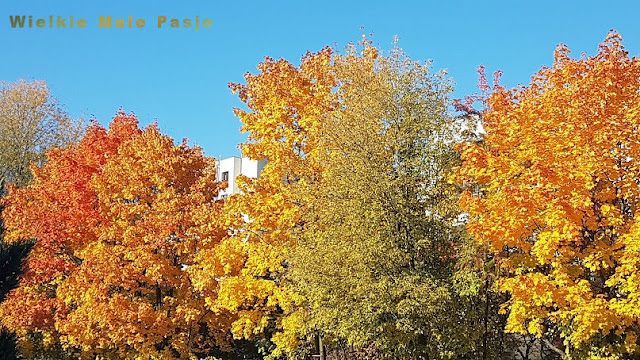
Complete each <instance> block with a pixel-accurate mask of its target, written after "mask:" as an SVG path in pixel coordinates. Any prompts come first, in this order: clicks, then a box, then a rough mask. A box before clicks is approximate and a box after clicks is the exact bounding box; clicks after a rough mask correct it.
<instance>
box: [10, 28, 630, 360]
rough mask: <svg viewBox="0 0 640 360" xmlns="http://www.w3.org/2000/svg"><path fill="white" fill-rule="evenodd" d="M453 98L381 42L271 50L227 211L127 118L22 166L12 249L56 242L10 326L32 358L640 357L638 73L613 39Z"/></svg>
mask: <svg viewBox="0 0 640 360" xmlns="http://www.w3.org/2000/svg"><path fill="white" fill-rule="evenodd" d="M482 74H483V73H482ZM451 84H452V83H451V81H450V79H448V78H447V75H446V73H445V72H434V71H432V70H431V64H430V63H429V62H427V63H421V62H415V61H412V60H411V59H410V58H409V57H408V56H406V55H405V54H404V52H402V51H401V50H400V49H399V48H397V47H394V48H393V49H392V50H391V51H388V52H385V51H382V50H380V49H378V48H377V47H375V46H373V44H372V43H371V42H370V41H369V40H368V39H367V38H366V37H364V38H363V40H362V41H361V42H359V43H357V44H355V45H353V44H352V45H350V46H348V47H347V49H346V50H345V51H344V52H340V51H338V50H337V49H334V48H329V47H327V48H324V49H322V50H320V51H319V52H316V53H311V52H309V53H307V54H306V55H305V56H303V57H302V59H301V60H300V64H299V65H298V66H296V65H294V64H292V63H291V62H289V61H287V60H285V59H272V58H268V57H267V58H265V60H264V62H262V63H260V64H259V65H258V73H256V74H250V73H247V74H246V75H245V83H243V84H235V83H232V84H230V88H231V90H232V91H233V92H234V93H235V94H237V95H238V96H239V98H240V100H241V101H242V102H243V108H242V109H235V114H236V115H237V116H238V117H239V119H240V121H241V123H242V131H244V132H246V133H248V141H247V142H246V143H245V144H242V145H241V150H242V153H243V155H244V156H246V157H248V158H250V159H253V160H266V161H267V163H266V165H265V167H264V169H263V170H262V171H261V173H260V176H259V177H257V178H248V177H244V176H240V177H239V178H238V188H239V189H240V190H241V191H240V193H238V194H233V195H231V196H229V197H228V198H222V197H220V196H218V194H219V191H220V190H221V189H223V187H225V186H227V184H226V183H225V182H224V181H219V180H218V178H217V174H216V167H217V164H216V160H215V159H213V158H210V157H207V156H205V155H204V153H203V151H202V149H200V148H198V147H190V146H188V144H187V142H186V140H185V141H183V142H182V143H181V144H175V143H174V141H173V139H171V138H170V137H168V136H166V135H163V134H162V133H161V132H160V130H159V129H158V127H157V125H150V126H148V127H146V128H140V127H139V125H138V120H137V118H136V116H135V115H133V114H127V113H125V112H123V111H119V112H118V114H117V115H116V116H115V117H114V118H113V121H112V122H111V123H110V125H109V126H108V128H105V127H102V126H101V125H99V124H98V123H97V122H93V123H92V124H91V125H90V126H89V127H88V128H87V129H86V133H85V135H84V136H83V137H81V139H79V140H78V141H75V142H70V143H69V142H68V141H65V142H62V143H55V142H52V143H51V144H50V146H49V147H47V149H48V150H47V151H46V153H45V155H46V156H43V155H41V154H37V156H36V157H33V158H31V157H29V158H28V159H27V160H25V159H21V160H20V161H17V162H15V164H17V165H15V166H14V167H15V168H16V169H18V168H19V169H22V168H23V167H24V166H23V165H24V163H26V162H25V161H31V160H34V159H35V160H36V161H37V163H33V164H32V166H31V171H32V173H31V175H29V174H25V173H22V172H21V173H20V176H17V175H15V174H14V175H11V176H12V179H14V180H16V179H22V182H23V183H25V182H26V185H24V184H23V183H21V182H17V183H16V184H12V185H9V186H8V194H7V196H5V197H3V198H1V199H0V207H2V208H4V210H3V212H2V217H3V221H4V225H5V227H6V232H5V233H4V235H3V236H4V241H6V242H8V243H12V244H15V243H19V242H27V243H29V244H34V245H33V248H32V250H31V252H30V253H29V255H28V257H27V258H26V261H25V263H24V266H23V270H24V271H23V275H22V276H21V277H20V278H19V283H18V287H17V288H15V289H13V290H11V291H10V292H9V293H8V295H7V297H6V299H5V300H4V301H3V302H2V303H0V324H1V325H2V328H3V330H4V329H8V330H10V331H12V332H14V333H15V334H16V336H17V339H18V342H19V345H20V350H21V352H22V354H23V355H24V356H26V357H27V358H60V359H63V358H81V359H188V358H189V359H192V358H199V357H203V356H213V355H215V356H222V357H223V358H226V357H227V355H229V354H230V353H229V351H233V350H237V348H234V347H238V346H241V345H239V344H244V345H246V344H249V346H250V347H252V349H253V350H255V352H257V351H258V350H259V351H261V354H262V355H264V356H266V357H267V358H270V359H279V358H302V357H304V356H306V355H308V354H309V353H310V352H314V353H316V354H323V353H324V352H325V350H327V351H335V352H339V351H342V353H343V354H344V356H345V357H346V356H347V355H346V354H347V350H349V352H350V353H351V354H355V355H353V356H354V357H355V358H358V356H359V357H360V358H367V359H374V358H387V359H388V358H403V359H414V358H415V359H425V358H428V359H434V358H437V359H447V358H448V359H476V358H482V359H502V358H513V357H514V356H516V355H515V354H516V353H518V354H520V355H519V356H520V358H522V359H525V358H528V357H529V355H528V354H529V350H530V348H531V347H532V346H533V345H532V344H537V345H539V346H538V347H537V349H539V350H538V351H539V352H540V353H541V354H542V356H544V357H545V358H548V359H560V358H565V359H583V358H592V359H605V358H606V359H626V358H634V357H637V356H638V354H639V353H640V348H638V347H637V344H638V335H640V334H639V332H640V325H639V324H640V312H639V311H638V309H640V256H639V255H638V254H640V240H639V239H640V214H639V213H638V211H637V208H638V205H639V203H640V180H639V178H640V165H638V161H637V160H638V158H639V156H640V133H639V132H638V129H639V128H640V59H638V58H634V57H629V55H628V53H627V52H626V51H625V50H624V47H623V46H622V44H621V37H620V36H619V35H618V34H617V33H615V32H611V33H610V34H609V35H608V37H607V38H606V40H605V41H604V43H603V44H601V45H600V47H599V51H598V53H597V54H596V55H595V56H591V57H587V56H582V57H581V58H579V59H572V58H571V57H570V56H569V50H568V49H567V48H566V47H565V46H564V45H560V46H559V47H558V48H557V50H556V52H555V57H554V63H553V65H552V66H550V67H543V68H542V69H541V70H540V71H539V72H538V73H536V74H535V75H534V76H533V78H532V80H531V83H530V84H529V85H526V86H519V87H517V88H514V89H508V88H505V87H502V86H500V85H499V84H498V83H497V82H496V83H494V85H493V87H490V86H489V85H488V82H487V81H486V78H485V77H484V76H482V77H481V83H480V88H481V90H482V95H480V96H471V97H468V98H467V100H466V101H464V102H462V101H458V102H455V101H451V99H450V98H449V96H450V93H451V91H452V86H451ZM45 95H48V92H47V93H46V94H45ZM45 97H46V96H45ZM5 100H6V99H5ZM477 100H480V101H481V102H482V103H483V106H484V108H483V109H481V110H475V109H474V108H473V107H472V106H473V103H474V101H477ZM7 101H8V105H7V106H9V108H11V106H12V103H11V99H8V100H7ZM4 105H6V104H4V103H3V106H4ZM54 105H55V104H53V105H51V106H52V107H51V109H53V110H55V109H57V108H56V106H54ZM53 110H52V111H53ZM454 111H462V112H463V113H464V114H463V115H462V116H457V115H459V113H458V114H455V113H453V112H454ZM63 118H64V119H67V117H63ZM10 120H11V121H12V122H11V124H14V125H16V126H18V125H20V124H21V122H20V121H22V120H20V119H19V118H17V117H16V118H15V119H14V118H11V119H10ZM67 120H68V119H67ZM474 121H479V122H480V123H481V125H482V126H477V127H476V125H477V123H476V122H474ZM64 124H66V123H64ZM69 124H71V125H68V126H66V127H62V129H63V130H64V129H67V128H68V129H67V131H68V132H69V134H72V133H74V132H73V131H72V130H74V129H76V127H75V125H73V124H75V122H73V121H71V122H69ZM72 125H73V126H72ZM54 128H56V129H57V127H55V126H54ZM74 131H75V130H74ZM2 141H6V140H2V139H0V144H2ZM65 144H66V145H65ZM58 146H60V147H58ZM10 150H11V149H10ZM11 151H13V150H11ZM11 151H5V152H3V153H6V154H8V155H6V156H5V157H7V158H8V159H9V158H10V159H9V160H12V161H10V162H8V164H14V162H13V158H14V157H15V155H11V154H12V152H11ZM34 156H35V155H34ZM45 158H46V159H45ZM2 160H3V161H5V160H6V159H5V158H3V159H2ZM45 160H46V161H45ZM12 166H13V165H12ZM12 169H13V168H12ZM12 171H13V172H15V169H14V170H12ZM13 172H12V174H13ZM7 178H8V177H7ZM31 178H32V180H31V181H29V182H27V180H28V179H31ZM500 306H501V307H500ZM498 308H500V309H501V310H500V311H498ZM322 344H324V347H323V346H322ZM537 345H536V346H537ZM523 349H526V351H524V352H523ZM525 353H526V354H525ZM221 354H222V355H221ZM229 356H231V355H229Z"/></svg>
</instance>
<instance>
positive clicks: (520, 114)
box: [459, 32, 640, 358]
mask: <svg viewBox="0 0 640 360" xmlns="http://www.w3.org/2000/svg"><path fill="white" fill-rule="evenodd" d="M493 91H494V92H493V95H492V96H491V98H490V99H489V102H488V105H489V107H488V109H487V110H486V112H485V113H484V128H485V130H486V136H485V137H484V141H483V142H480V143H479V144H468V145H467V146H466V147H465V148H464V151H463V155H462V156H463V160H464V165H463V166H462V167H461V168H460V170H459V176H460V177H461V179H462V180H464V181H466V184H467V185H468V190H467V191H466V192H465V195H464V197H463V199H462V206H463V208H464V209H465V210H466V211H467V212H468V213H469V215H470V221H469V223H468V230H469V232H470V233H471V234H472V235H473V236H474V237H475V238H476V239H477V240H478V241H480V242H481V243H484V244H487V245H488V246H490V248H491V250H492V251H493V252H495V254H496V255H497V257H498V262H499V264H500V269H501V271H502V273H501V274H502V276H501V279H500V280H499V281H498V286H499V289H500V290H502V291H506V292H508V293H509V294H510V295H511V299H510V300H509V301H508V302H507V304H505V311H508V314H509V318H508V323H507V327H506V330H507V331H510V332H518V333H530V334H534V335H536V336H539V337H544V336H550V335H553V334H558V335H560V336H561V337H562V338H563V339H564V344H558V346H559V347H560V348H563V347H564V353H565V354H568V355H570V354H573V355H575V356H578V357H580V358H581V357H587V356H591V357H594V358H595V357H597V356H603V357H606V356H613V355H615V354H620V353H635V351H636V343H637V336H638V329H639V328H638V323H639V320H640V318H639V317H638V316H639V314H638V308H639V305H640V303H639V300H640V282H638V279H640V277H639V273H638V271H639V269H640V267H639V265H640V262H639V261H640V258H638V249H640V248H639V243H638V239H640V237H639V235H640V232H639V230H638V229H640V227H639V225H638V216H639V215H638V212H637V206H638V201H639V200H640V188H639V184H638V174H639V170H640V168H639V167H638V161H637V160H638V158H639V155H640V137H639V134H638V128H639V126H640V117H639V116H638V114H639V113H640V59H638V58H630V57H629V55H628V53H627V52H626V51H625V50H624V48H623V46H622V45H621V37H620V36H619V35H618V34H617V33H614V32H612V33H610V34H609V36H608V37H607V39H606V40H605V42H604V43H603V44H601V45H600V48H599V51H598V54H597V55H595V56H593V57H584V56H583V57H582V58H580V59H571V58H570V57H569V50H568V49H567V48H566V47H565V46H564V45H561V46H559V47H558V48H557V50H556V52H555V60H554V63H553V65H552V66H551V67H548V68H546V67H543V68H542V69H541V70H540V71H539V72H538V73H537V74H536V75H535V76H533V78H532V81H531V84H530V85H528V86H522V87H518V88H515V89H511V90H509V89H506V88H502V87H496V88H495V89H494V90H493ZM580 354H582V355H580Z"/></svg>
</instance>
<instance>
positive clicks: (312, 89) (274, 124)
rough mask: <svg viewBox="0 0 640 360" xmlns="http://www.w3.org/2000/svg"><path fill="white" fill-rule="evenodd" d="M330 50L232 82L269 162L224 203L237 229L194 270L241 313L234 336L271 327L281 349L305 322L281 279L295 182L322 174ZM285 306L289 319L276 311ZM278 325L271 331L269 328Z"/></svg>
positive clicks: (256, 144)
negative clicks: (319, 145) (320, 143)
mask: <svg viewBox="0 0 640 360" xmlns="http://www.w3.org/2000/svg"><path fill="white" fill-rule="evenodd" d="M331 56H332V50H331V49H330V48H325V49H323V50H322V51H320V52H318V53H308V54H307V55H306V56H304V57H303V59H302V62H301V65H300V66H299V67H296V66H294V65H292V64H291V63H289V62H288V61H286V60H284V59H280V60H275V59H271V58H266V60H265V61H264V62H263V63H261V64H260V65H259V66H258V69H259V70H260V73H259V74H257V75H251V74H246V75H245V79H246V84H245V85H240V84H230V87H231V89H232V90H233V91H234V92H237V93H238V94H239V96H240V99H241V100H242V101H243V102H245V103H246V104H247V106H248V109H249V110H248V111H244V110H239V109H236V114H237V115H238V116H239V117H240V120H241V121H242V123H243V127H242V130H243V131H245V132H248V133H249V142H248V143H246V144H243V146H242V151H243V154H244V155H245V156H248V157H249V158H252V159H256V160H267V165H266V166H265V168H264V169H263V171H262V172H261V173H260V177H259V178H257V179H249V178H246V177H240V178H239V180H238V182H239V187H240V189H241V190H242V194H238V195H234V196H231V197H230V198H229V199H228V201H227V202H226V204H225V207H224V211H223V212H224V218H225V219H226V220H225V221H226V222H225V226H226V227H229V228H231V229H232V234H231V235H230V236H229V237H227V238H226V239H224V240H223V241H222V242H220V243H210V245H211V246H209V247H208V248H207V249H205V250H203V251H202V252H201V253H200V254H198V264H197V266H194V267H192V276H193V278H194V283H195V285H196V288H197V289H198V290H200V291H203V292H204V294H205V297H206V302H207V304H208V305H209V307H210V309H211V310H212V311H214V312H215V311H219V310H221V309H224V310H225V311H229V312H231V313H233V314H235V315H236V316H237V319H236V320H235V321H234V323H233V326H232V332H233V334H234V336H236V337H238V338H252V337H254V336H255V335H258V334H264V333H266V332H267V331H272V330H273V329H279V330H284V331H283V332H279V333H278V334H276V335H274V337H273V339H272V340H274V341H275V342H276V344H277V345H278V350H276V352H275V353H274V354H276V355H277V354H279V353H281V350H282V349H293V348H295V346H296V345H297V335H299V334H298V330H299V328H300V327H301V326H302V323H301V320H300V319H299V318H298V317H299V316H300V314H299V313H298V312H297V311H296V309H295V307H294V306H293V304H294V303H295V298H296V296H295V294H292V293H291V292H289V291H287V290H286V289H285V288H284V286H283V285H282V283H281V280H282V279H281V275H282V273H283V271H284V269H285V268H286V266H287V264H286V253H287V248H288V246H291V245H292V241H293V240H292V237H291V231H292V230H293V229H294V228H295V226H296V225H297V223H298V221H299V211H300V208H299V206H298V203H297V202H296V200H295V198H294V197H293V196H292V192H291V186H292V185H293V184H294V183H295V182H298V181H305V179H307V180H308V179H310V178H311V177H312V176H313V174H315V173H316V172H317V168H316V164H315V163H314V161H313V159H314V150H315V147H314V146H315V143H316V142H317V139H318V131H320V126H319V125H320V124H321V122H322V118H323V117H324V116H326V115H327V114H328V113H329V112H330V110H331V107H332V102H331V99H332V94H331V92H332V87H333V86H334V85H335V81H334V80H333V76H332V74H331V71H330V70H331ZM283 310H284V311H285V312H286V313H287V314H288V316H287V317H285V318H283V317H281V316H278V315H277V314H279V313H281V312H282V311H283ZM270 326H271V327H272V329H269V327H270Z"/></svg>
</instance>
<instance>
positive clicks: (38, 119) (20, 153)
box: [0, 79, 84, 184]
mask: <svg viewBox="0 0 640 360" xmlns="http://www.w3.org/2000/svg"><path fill="white" fill-rule="evenodd" d="M0 85H1V87H0V184H6V183H10V182H18V183H19V184H23V183H25V182H26V181H28V180H29V179H30V177H31V174H30V172H29V165H30V164H31V163H32V162H35V163H42V161H44V159H45V151H46V150H48V149H51V148H53V147H60V146H64V145H66V144H69V143H70V142H73V141H75V140H77V139H78V138H79V137H80V135H81V133H82V129H83V125H84V124H83V121H82V120H81V119H74V118H71V117H70V116H69V114H68V113H67V112H65V111H64V110H63V109H62V107H61V106H60V105H59V104H58V101H57V99H56V98H55V97H53V96H52V95H51V92H50V91H49V89H48V88H47V84H46V82H44V81H42V80H34V81H27V80H24V79H20V80H18V81H16V82H10V83H2V84H0Z"/></svg>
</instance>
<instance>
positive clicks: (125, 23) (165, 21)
mask: <svg viewBox="0 0 640 360" xmlns="http://www.w3.org/2000/svg"><path fill="white" fill-rule="evenodd" d="M97 20H98V21H97V22H96V23H95V25H96V26H97V27H98V28H99V29H111V28H116V29H125V28H144V27H145V26H147V21H146V20H145V19H143V18H134V17H133V16H131V15H129V16H125V17H119V18H117V17H112V16H109V15H100V16H99V17H98V19H97ZM154 20H155V21H151V22H149V24H153V25H150V27H157V28H158V29H163V28H174V29H178V28H183V29H192V30H200V28H201V27H202V28H210V27H212V26H213V20H211V19H200V16H198V15H196V16H195V17H194V18H171V17H167V16H164V15H158V16H157V17H156V18H155V19H154ZM87 23H88V22H87V20H86V19H83V18H74V17H73V16H60V15H56V16H54V15H49V16H47V17H42V18H38V17H34V16H33V15H9V24H10V25H11V27H12V28H18V29H20V28H55V29H75V28H80V29H84V28H86V27H87Z"/></svg>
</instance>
